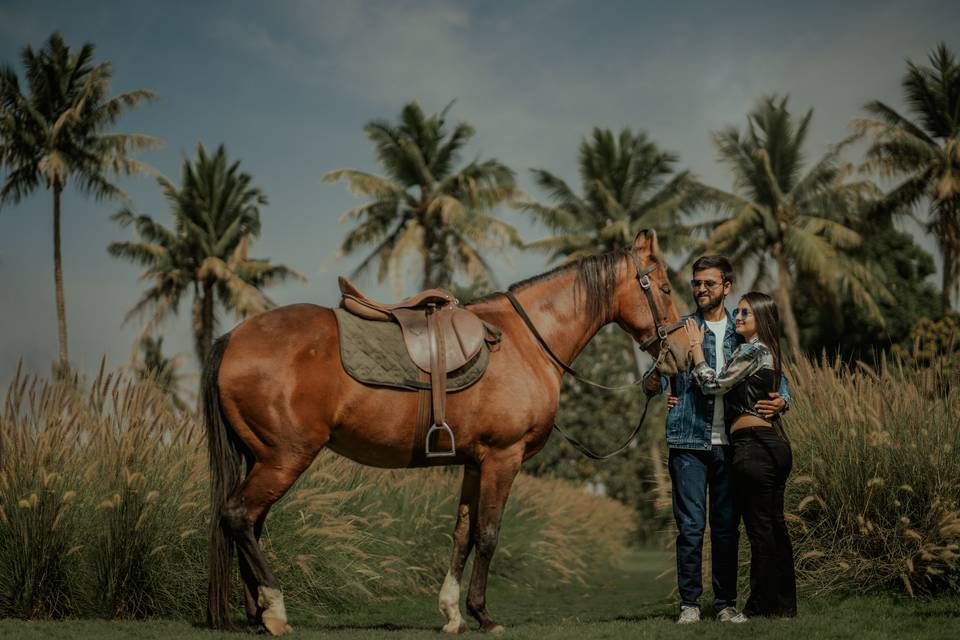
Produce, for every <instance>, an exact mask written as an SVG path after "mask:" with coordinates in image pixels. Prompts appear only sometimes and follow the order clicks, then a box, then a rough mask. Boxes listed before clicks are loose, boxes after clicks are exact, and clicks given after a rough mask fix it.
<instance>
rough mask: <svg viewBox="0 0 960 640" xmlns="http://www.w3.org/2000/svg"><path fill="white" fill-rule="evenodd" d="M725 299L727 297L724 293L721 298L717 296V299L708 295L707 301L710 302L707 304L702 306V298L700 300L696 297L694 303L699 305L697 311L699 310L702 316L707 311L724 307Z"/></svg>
mask: <svg viewBox="0 0 960 640" xmlns="http://www.w3.org/2000/svg"><path fill="white" fill-rule="evenodd" d="M724 297H725V296H724V295H723V294H722V293H721V294H720V295H719V296H717V297H716V298H714V297H712V296H711V295H710V294H709V293H708V294H707V299H708V301H707V302H706V303H705V304H703V305H701V304H700V298H698V297H697V296H696V295H695V296H694V297H693V301H694V303H695V304H696V305H697V310H698V311H699V312H700V314H701V315H702V314H703V313H705V312H707V311H713V310H714V309H716V308H717V307H720V306H722V305H723V299H724Z"/></svg>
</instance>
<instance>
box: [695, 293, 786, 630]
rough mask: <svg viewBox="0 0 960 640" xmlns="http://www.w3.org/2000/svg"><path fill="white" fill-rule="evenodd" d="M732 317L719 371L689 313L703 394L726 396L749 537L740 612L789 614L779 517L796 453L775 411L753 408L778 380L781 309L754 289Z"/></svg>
mask: <svg viewBox="0 0 960 640" xmlns="http://www.w3.org/2000/svg"><path fill="white" fill-rule="evenodd" d="M733 317H734V319H735V321H736V330H737V333H739V334H740V335H741V336H742V337H743V339H744V343H743V344H742V345H740V346H739V347H737V349H736V351H734V352H733V355H732V357H731V359H730V361H729V362H728V363H727V364H726V365H725V366H724V368H723V370H722V371H721V372H720V373H719V374H718V373H717V372H716V371H714V370H713V369H712V368H711V367H710V366H708V365H707V364H706V362H704V358H703V346H702V345H703V328H702V327H698V326H697V323H696V322H695V321H693V320H692V319H688V320H687V332H688V334H689V335H690V347H691V352H692V355H693V363H694V369H693V377H694V379H695V380H696V381H697V383H698V384H699V385H700V389H701V390H702V391H703V393H704V394H708V395H718V396H719V395H723V402H724V407H723V409H724V411H723V415H724V420H725V422H726V428H727V432H728V434H729V436H730V444H731V446H733V465H732V468H733V486H734V492H735V494H734V495H735V500H736V502H737V508H738V509H739V510H740V512H741V514H742V516H743V521H744V524H745V525H746V529H747V537H748V538H749V539H750V552H751V558H750V598H749V599H748V600H747V604H746V606H745V607H744V609H743V613H744V615H745V616H747V617H751V616H787V617H793V616H795V615H797V588H796V579H795V577H794V569H793V546H792V545H791V543H790V535H789V534H788V533H787V526H786V522H785V521H784V517H783V493H784V489H785V488H786V483H787V476H788V475H789V473H790V468H791V466H792V464H793V455H792V453H791V450H790V443H789V442H788V441H787V438H786V435H785V434H784V432H783V429H782V427H781V425H780V422H779V418H774V420H773V422H771V421H770V420H768V419H766V418H763V417H762V416H761V415H760V414H759V413H757V411H756V410H755V409H754V405H755V404H756V402H757V400H759V399H766V398H767V397H768V396H767V394H768V392H770V391H776V390H777V389H778V388H779V386H780V372H781V361H780V332H779V326H780V314H779V312H778V311H777V305H776V303H775V302H774V301H773V299H772V298H771V297H770V296H768V295H766V294H764V293H759V292H755V291H754V292H750V293H747V294H746V295H744V296H743V297H742V298H741V299H740V302H739V304H738V305H737V309H736V311H734V313H733Z"/></svg>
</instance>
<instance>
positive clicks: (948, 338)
mask: <svg viewBox="0 0 960 640" xmlns="http://www.w3.org/2000/svg"><path fill="white" fill-rule="evenodd" d="M892 354H893V355H894V356H895V357H897V358H899V359H901V360H902V361H904V362H906V363H907V364H908V365H912V366H916V367H931V366H951V365H952V366H958V365H960V313H957V312H956V311H948V312H947V313H946V314H945V315H944V316H943V317H942V318H940V319H939V320H933V319H931V318H921V319H920V320H918V321H917V323H916V324H915V325H913V328H912V329H911V330H910V335H909V336H908V337H907V338H906V339H905V340H904V344H900V345H894V348H893V349H892Z"/></svg>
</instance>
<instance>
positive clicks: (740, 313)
mask: <svg viewBox="0 0 960 640" xmlns="http://www.w3.org/2000/svg"><path fill="white" fill-rule="evenodd" d="M752 315H753V314H752V313H750V311H749V310H748V309H734V310H733V317H734V318H743V319H744V320H746V319H747V318H749V317H750V316H752Z"/></svg>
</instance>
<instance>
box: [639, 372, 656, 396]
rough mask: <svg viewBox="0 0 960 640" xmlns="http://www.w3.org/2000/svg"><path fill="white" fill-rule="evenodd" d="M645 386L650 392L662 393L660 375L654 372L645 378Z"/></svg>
mask: <svg viewBox="0 0 960 640" xmlns="http://www.w3.org/2000/svg"><path fill="white" fill-rule="evenodd" d="M643 388H644V389H646V390H647V391H649V392H650V393H660V376H658V375H657V374H656V373H652V374H651V375H649V376H647V377H646V378H644V379H643Z"/></svg>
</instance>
